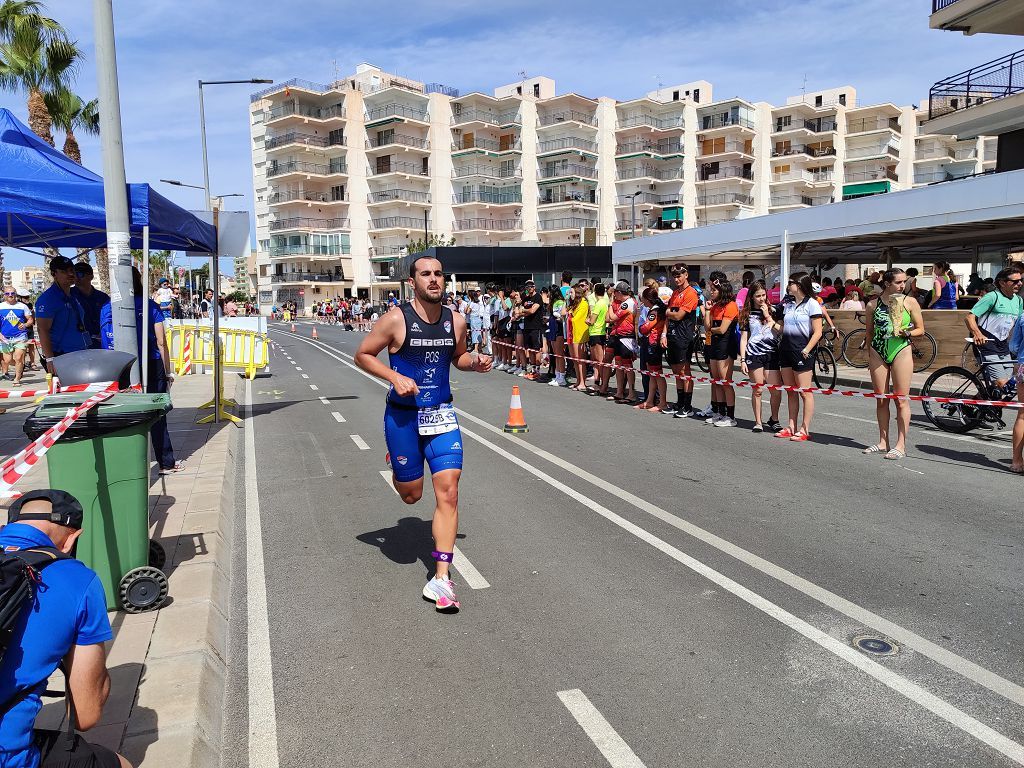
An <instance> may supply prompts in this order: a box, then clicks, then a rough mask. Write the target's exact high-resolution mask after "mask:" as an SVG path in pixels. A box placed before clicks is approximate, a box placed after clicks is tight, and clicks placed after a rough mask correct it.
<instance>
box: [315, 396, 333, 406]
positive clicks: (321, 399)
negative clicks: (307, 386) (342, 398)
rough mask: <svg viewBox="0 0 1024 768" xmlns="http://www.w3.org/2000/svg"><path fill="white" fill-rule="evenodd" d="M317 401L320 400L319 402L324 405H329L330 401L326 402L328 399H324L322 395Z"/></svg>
mask: <svg viewBox="0 0 1024 768" xmlns="http://www.w3.org/2000/svg"><path fill="white" fill-rule="evenodd" d="M318 399H319V400H320V402H321V403H323V404H324V405H330V404H331V401H330V400H328V399H327V398H326V397H324V396H323V395H320V397H319V398H318Z"/></svg>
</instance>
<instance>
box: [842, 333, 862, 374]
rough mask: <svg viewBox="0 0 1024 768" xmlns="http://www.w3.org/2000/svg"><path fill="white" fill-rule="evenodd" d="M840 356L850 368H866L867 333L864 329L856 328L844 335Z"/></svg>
mask: <svg viewBox="0 0 1024 768" xmlns="http://www.w3.org/2000/svg"><path fill="white" fill-rule="evenodd" d="M842 355H843V360H845V361H846V364H847V365H848V366H850V367H851V368H867V367H868V332H867V331H866V330H865V329H864V328H856V329H854V330H852V331H850V332H849V333H848V334H846V338H845V339H843V350H842Z"/></svg>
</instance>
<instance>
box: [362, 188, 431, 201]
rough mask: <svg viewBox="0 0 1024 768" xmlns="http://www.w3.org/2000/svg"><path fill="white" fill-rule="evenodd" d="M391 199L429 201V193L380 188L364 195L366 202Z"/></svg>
mask: <svg viewBox="0 0 1024 768" xmlns="http://www.w3.org/2000/svg"><path fill="white" fill-rule="evenodd" d="M392 200H401V201H404V202H407V203H429V202H430V193H429V192H417V191H415V190H412V189H382V190H381V191H379V192H371V193H370V194H369V195H367V196H366V202H368V203H387V202H390V201H392Z"/></svg>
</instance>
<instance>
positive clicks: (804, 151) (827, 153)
mask: <svg viewBox="0 0 1024 768" xmlns="http://www.w3.org/2000/svg"><path fill="white" fill-rule="evenodd" d="M794 155H805V156H807V157H810V158H819V157H825V158H828V157H835V155H836V148H835V147H815V146H811V145H809V144H793V145H792V146H785V145H778V146H776V147H775V149H773V150H772V157H773V158H776V157H792V156H794Z"/></svg>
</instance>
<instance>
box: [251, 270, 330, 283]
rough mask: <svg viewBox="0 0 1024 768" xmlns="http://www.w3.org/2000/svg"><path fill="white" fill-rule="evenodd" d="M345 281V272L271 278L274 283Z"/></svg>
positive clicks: (296, 274)
mask: <svg viewBox="0 0 1024 768" xmlns="http://www.w3.org/2000/svg"><path fill="white" fill-rule="evenodd" d="M344 280H345V273H344V272H335V273H334V274H331V273H329V272H284V273H282V274H280V275H271V276H270V282H272V283H341V282H344Z"/></svg>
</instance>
